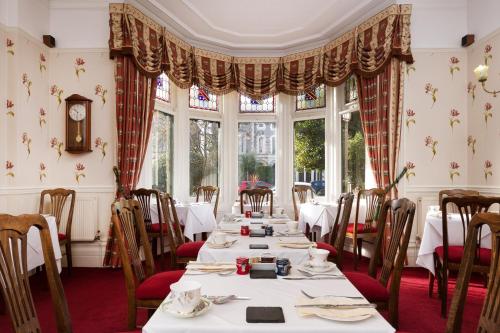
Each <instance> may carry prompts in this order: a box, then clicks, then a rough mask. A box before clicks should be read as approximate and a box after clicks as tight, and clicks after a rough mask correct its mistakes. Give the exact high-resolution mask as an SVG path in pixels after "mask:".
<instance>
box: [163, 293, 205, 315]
mask: <svg viewBox="0 0 500 333" xmlns="http://www.w3.org/2000/svg"><path fill="white" fill-rule="evenodd" d="M212 304H213V303H212V302H211V301H210V300H209V299H208V298H206V297H201V298H200V303H198V305H197V306H195V308H194V310H193V311H191V312H187V313H185V312H180V311H177V310H174V309H172V308H171V307H170V306H171V305H172V299H171V298H168V299H166V300H165V301H164V302H163V303H162V304H161V305H160V309H161V310H162V311H163V312H167V313H170V314H171V315H173V316H174V317H177V318H194V317H198V316H201V315H202V314H204V313H205V312H207V311H208V310H209V309H210V308H211V307H212Z"/></svg>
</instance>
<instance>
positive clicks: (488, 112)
mask: <svg viewBox="0 0 500 333" xmlns="http://www.w3.org/2000/svg"><path fill="white" fill-rule="evenodd" d="M492 109H493V106H492V105H491V103H486V104H484V111H483V115H484V122H485V124H486V126H488V118H493V111H492Z"/></svg>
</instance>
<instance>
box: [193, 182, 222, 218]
mask: <svg viewBox="0 0 500 333" xmlns="http://www.w3.org/2000/svg"><path fill="white" fill-rule="evenodd" d="M214 196H215V204H214V216H215V217H216V218H217V207H218V206H219V188H218V187H217V186H198V188H197V189H196V202H199V201H200V198H203V201H204V202H208V203H212V199H213V198H214Z"/></svg>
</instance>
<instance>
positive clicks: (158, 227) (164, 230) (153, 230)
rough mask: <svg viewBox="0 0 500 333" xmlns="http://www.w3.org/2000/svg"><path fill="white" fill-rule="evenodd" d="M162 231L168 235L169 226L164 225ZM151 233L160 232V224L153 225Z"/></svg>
mask: <svg viewBox="0 0 500 333" xmlns="http://www.w3.org/2000/svg"><path fill="white" fill-rule="evenodd" d="M162 230H163V233H164V234H166V233H167V226H166V225H165V224H163V225H162ZM151 231H152V232H160V224H159V223H153V224H151Z"/></svg>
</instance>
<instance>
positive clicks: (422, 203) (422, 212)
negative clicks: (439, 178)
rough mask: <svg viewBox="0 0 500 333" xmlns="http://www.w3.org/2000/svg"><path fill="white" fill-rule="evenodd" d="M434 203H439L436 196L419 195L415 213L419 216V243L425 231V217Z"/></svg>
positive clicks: (417, 239)
mask: <svg viewBox="0 0 500 333" xmlns="http://www.w3.org/2000/svg"><path fill="white" fill-rule="evenodd" d="M434 205H437V198H436V197H435V196H426V197H419V198H418V200H417V212H416V214H415V215H416V218H417V238H416V241H417V245H418V244H420V240H421V239H422V235H423V233H424V225H425V217H426V215H427V211H428V210H429V206H434Z"/></svg>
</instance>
